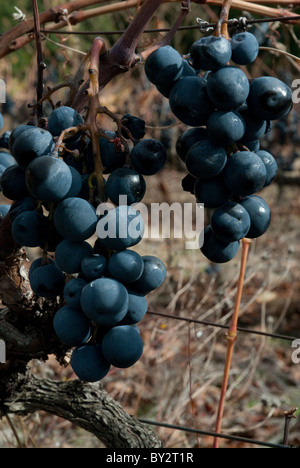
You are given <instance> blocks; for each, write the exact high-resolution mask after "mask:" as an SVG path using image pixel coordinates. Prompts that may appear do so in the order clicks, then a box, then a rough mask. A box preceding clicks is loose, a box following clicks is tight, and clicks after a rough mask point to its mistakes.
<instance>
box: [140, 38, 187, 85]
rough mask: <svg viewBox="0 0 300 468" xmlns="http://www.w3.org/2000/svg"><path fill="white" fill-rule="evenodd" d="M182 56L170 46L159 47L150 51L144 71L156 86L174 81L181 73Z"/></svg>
mask: <svg viewBox="0 0 300 468" xmlns="http://www.w3.org/2000/svg"><path fill="white" fill-rule="evenodd" d="M182 72H183V61H182V57H181V55H180V54H179V52H177V50H175V49H173V47H171V46H164V47H160V48H159V49H157V50H155V51H154V52H152V54H151V55H150V56H149V57H148V58H147V60H146V63H145V73H146V76H147V78H148V80H149V81H151V83H153V84H155V85H156V86H164V85H165V84H166V83H175V82H176V81H177V80H178V79H179V78H180V77H181V75H182Z"/></svg>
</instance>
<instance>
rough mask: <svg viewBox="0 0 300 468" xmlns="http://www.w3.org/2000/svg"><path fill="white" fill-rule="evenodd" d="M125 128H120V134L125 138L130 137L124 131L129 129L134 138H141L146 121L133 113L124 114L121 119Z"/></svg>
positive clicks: (144, 133)
mask: <svg viewBox="0 0 300 468" xmlns="http://www.w3.org/2000/svg"><path fill="white" fill-rule="evenodd" d="M121 122H122V124H123V125H124V127H125V128H123V129H122V135H123V137H124V138H126V139H128V140H129V139H130V135H129V134H128V132H127V131H126V129H127V130H129V132H130V133H131V136H132V137H133V138H135V139H136V140H142V139H143V138H144V136H145V135H146V122H145V120H142V119H139V118H138V117H135V116H134V115H130V114H125V115H123V117H122V120H121Z"/></svg>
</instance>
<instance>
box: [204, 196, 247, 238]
mask: <svg viewBox="0 0 300 468" xmlns="http://www.w3.org/2000/svg"><path fill="white" fill-rule="evenodd" d="M250 226H251V220H250V216H249V214H248V212H247V211H246V209H245V208H243V206H242V205H240V204H239V203H235V202H228V203H226V204H225V205H223V206H222V207H221V208H219V209H218V210H217V211H215V213H214V214H213V216H212V219H211V230H212V232H213V233H214V235H215V236H216V237H217V238H218V239H219V240H220V241H222V242H228V243H230V242H235V241H239V240H241V239H243V238H244V237H246V235H247V234H248V232H249V229H250Z"/></svg>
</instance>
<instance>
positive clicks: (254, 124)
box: [241, 111, 267, 142]
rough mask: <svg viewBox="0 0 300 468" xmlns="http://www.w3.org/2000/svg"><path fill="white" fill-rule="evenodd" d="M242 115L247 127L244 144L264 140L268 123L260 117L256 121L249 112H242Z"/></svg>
mask: <svg viewBox="0 0 300 468" xmlns="http://www.w3.org/2000/svg"><path fill="white" fill-rule="evenodd" d="M241 115H242V117H243V119H244V121H245V127H246V130H245V134H244V136H243V139H242V142H243V141H254V140H259V139H260V138H262V137H263V136H264V134H265V133H266V130H267V121H266V120H263V119H261V118H260V117H259V116H258V117H257V118H255V119H254V118H253V116H252V115H251V114H250V113H249V112H248V111H241Z"/></svg>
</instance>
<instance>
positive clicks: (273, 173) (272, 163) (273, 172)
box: [256, 150, 278, 187]
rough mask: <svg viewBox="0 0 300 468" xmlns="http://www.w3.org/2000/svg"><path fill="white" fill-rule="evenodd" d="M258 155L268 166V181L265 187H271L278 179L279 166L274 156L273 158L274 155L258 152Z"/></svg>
mask: <svg viewBox="0 0 300 468" xmlns="http://www.w3.org/2000/svg"><path fill="white" fill-rule="evenodd" d="M256 154H257V155H258V156H259V157H260V158H261V159H262V161H263V163H264V165H265V166H266V170H267V179H266V182H265V187H269V185H271V184H272V182H274V180H275V179H276V177H277V174H278V164H277V162H276V160H275V158H274V156H272V154H270V153H268V152H267V151H262V150H261V151H257V153H256Z"/></svg>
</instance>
